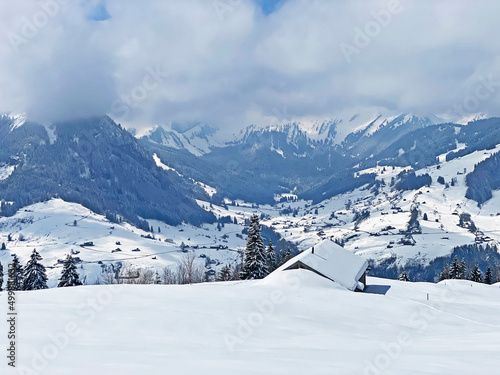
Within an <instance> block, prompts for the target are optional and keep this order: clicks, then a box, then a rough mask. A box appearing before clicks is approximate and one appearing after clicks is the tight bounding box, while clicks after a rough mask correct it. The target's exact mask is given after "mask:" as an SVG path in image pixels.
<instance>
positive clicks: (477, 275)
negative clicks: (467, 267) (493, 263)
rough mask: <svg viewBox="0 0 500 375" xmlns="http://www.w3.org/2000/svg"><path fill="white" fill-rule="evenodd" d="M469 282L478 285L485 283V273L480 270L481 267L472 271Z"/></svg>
mask: <svg viewBox="0 0 500 375" xmlns="http://www.w3.org/2000/svg"><path fill="white" fill-rule="evenodd" d="M469 280H470V281H475V282H476V283H482V282H483V273H482V272H481V270H480V269H479V266H478V265H477V264H476V265H475V266H474V268H473V269H472V271H471V273H470V275H469Z"/></svg>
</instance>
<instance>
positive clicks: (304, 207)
mask: <svg viewBox="0 0 500 375" xmlns="http://www.w3.org/2000/svg"><path fill="white" fill-rule="evenodd" d="M497 151H500V146H498V147H497V148H496V149H493V150H488V151H477V152H474V153H472V154H469V155H467V156H464V157H461V158H457V159H454V160H452V161H449V162H445V163H441V164H440V165H439V166H437V165H436V166H432V167H429V168H425V169H422V170H419V171H416V173H417V175H421V174H424V173H428V174H429V175H430V176H431V177H432V181H433V182H432V185H431V186H430V187H429V188H427V187H423V188H421V189H419V190H413V191H405V192H401V191H397V190H394V189H393V188H392V187H391V186H390V184H391V179H392V178H394V177H396V176H397V175H398V174H399V173H400V172H401V171H402V170H404V169H411V168H399V167H390V166H389V167H387V166H386V167H377V168H372V169H370V170H364V171H360V172H358V173H359V174H362V173H377V175H378V177H377V179H378V180H379V181H382V180H383V181H384V182H385V186H382V187H381V188H380V191H379V194H377V195H375V193H373V192H371V191H370V190H367V189H365V188H360V189H356V190H354V191H352V192H349V193H346V194H342V195H338V196H335V197H333V198H331V199H327V200H325V201H323V202H321V203H319V204H317V205H311V204H310V203H308V202H304V201H296V202H290V203H284V204H282V205H278V207H283V208H284V207H291V208H292V209H296V210H298V211H297V212H298V214H297V215H296V217H293V215H291V214H290V215H285V216H282V215H279V214H278V215H276V213H274V214H273V212H272V211H271V210H269V209H267V210H266V209H263V210H262V212H265V213H267V214H270V215H271V217H270V218H269V219H268V220H265V221H264V223H265V224H266V225H271V226H272V227H273V228H274V229H275V230H276V231H277V232H279V233H280V234H282V235H283V236H284V237H285V238H286V239H287V240H289V241H292V242H296V243H299V248H300V249H302V250H304V249H306V248H308V247H310V246H312V245H314V243H315V242H316V241H317V240H318V238H332V239H343V240H345V241H346V248H347V249H349V250H351V251H353V252H355V253H356V254H359V255H361V256H363V257H366V258H368V259H375V260H383V259H386V258H388V257H390V256H394V255H395V256H396V257H397V259H398V261H397V264H398V265H399V266H404V265H405V264H406V263H407V262H408V261H409V260H416V261H418V262H421V263H422V264H424V265H425V264H428V262H429V261H430V260H432V259H434V258H436V257H438V256H443V255H447V254H449V253H450V252H451V250H452V248H453V247H455V246H459V245H464V244H471V243H474V241H475V236H474V235H473V234H472V233H471V232H469V231H468V230H467V229H465V228H461V227H459V226H458V222H459V217H458V214H460V213H463V212H465V213H470V214H471V215H472V218H473V220H474V222H475V223H476V225H477V226H478V228H479V229H480V230H481V231H483V233H484V234H485V235H487V236H488V237H489V240H488V241H489V242H490V243H491V244H498V243H499V242H500V216H498V215H497V214H498V213H500V193H498V192H495V193H494V197H493V199H491V200H490V201H488V202H487V203H486V204H485V205H484V206H483V207H482V208H479V207H478V206H477V203H476V202H474V201H471V200H469V199H466V198H465V192H466V190H467V186H466V184H465V178H466V173H464V171H465V172H467V171H468V172H471V171H472V170H473V169H474V165H475V164H477V163H478V162H480V161H482V160H484V159H486V158H487V157H489V156H490V155H491V154H492V153H494V152H497ZM439 176H442V177H443V178H444V179H445V181H446V182H447V183H450V182H451V180H452V178H455V179H456V184H455V186H449V187H446V186H445V185H441V184H439V183H438V182H437V179H438V177H439ZM347 202H351V204H350V205H349V209H346V203H347ZM412 205H417V206H418V209H419V211H420V216H419V221H420V225H421V226H422V234H415V235H414V236H413V237H414V239H415V240H416V242H417V243H416V245H415V246H403V245H400V244H398V243H397V241H398V240H399V239H400V238H401V237H402V235H401V234H399V230H404V229H405V228H406V225H407V223H408V221H409V218H410V208H411V207H412ZM316 210H317V213H316ZM363 210H368V211H369V212H370V217H369V218H368V219H366V220H365V221H362V222H361V223H360V224H359V227H358V228H355V223H353V217H354V211H358V212H361V211H363ZM332 214H333V215H332ZM424 214H427V216H428V219H429V220H428V221H424V220H423V219H422V218H423V215H424ZM388 227H391V229H385V228H388Z"/></svg>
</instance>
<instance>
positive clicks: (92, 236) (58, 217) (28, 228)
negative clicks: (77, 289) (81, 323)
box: [0, 199, 245, 287]
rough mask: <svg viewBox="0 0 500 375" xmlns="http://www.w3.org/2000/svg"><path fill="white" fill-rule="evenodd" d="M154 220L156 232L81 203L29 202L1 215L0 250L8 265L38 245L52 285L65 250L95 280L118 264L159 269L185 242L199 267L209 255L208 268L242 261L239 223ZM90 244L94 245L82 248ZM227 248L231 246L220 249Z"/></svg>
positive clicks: (172, 259) (174, 260)
mask: <svg viewBox="0 0 500 375" xmlns="http://www.w3.org/2000/svg"><path fill="white" fill-rule="evenodd" d="M75 221H76V225H75ZM150 224H151V225H152V226H153V227H154V230H155V233H153V234H152V233H149V232H145V231H143V230H140V229H138V228H135V227H133V226H131V225H129V224H126V223H122V224H115V223H111V222H109V221H108V220H106V218H105V217H103V216H101V215H97V214H95V213H93V212H91V211H90V210H88V209H86V208H84V207H82V206H81V205H78V204H74V203H67V202H64V201H62V200H60V199H53V200H50V201H48V202H44V203H38V204H35V205H31V206H28V207H26V208H25V209H23V210H20V211H19V212H18V213H17V214H16V215H14V216H13V217H3V218H0V244H1V243H5V245H6V247H7V250H6V251H1V250H0V262H1V263H2V264H3V265H4V266H5V267H6V266H7V263H8V262H10V259H11V255H12V254H16V255H17V256H18V257H19V258H20V260H21V262H22V263H23V264H24V263H26V261H27V259H28V258H29V256H30V254H31V252H32V251H33V249H34V248H36V249H37V251H38V252H39V253H40V255H41V256H42V258H43V261H42V263H43V264H44V265H45V266H46V267H47V274H48V277H49V287H54V286H55V285H56V284H57V279H58V278H59V276H60V272H61V269H62V263H60V262H59V261H62V260H63V259H64V258H65V257H66V255H67V254H73V257H78V258H80V259H81V260H82V262H81V263H79V265H78V272H79V273H80V275H81V276H82V277H86V282H87V283H89V284H93V283H95V282H96V280H97V278H98V277H100V278H101V281H102V271H103V267H104V266H106V265H111V264H115V265H116V264H117V263H118V262H121V263H122V264H123V266H124V267H125V266H126V265H129V266H131V267H132V268H146V269H147V268H149V269H152V270H157V271H159V272H160V273H161V270H162V269H163V268H164V267H172V266H175V265H176V263H177V262H178V261H179V259H180V258H181V257H182V256H183V252H182V251H181V245H182V244H183V243H184V245H186V246H189V247H188V248H186V249H187V250H189V251H194V252H195V254H196V256H197V263H198V264H199V265H200V266H205V263H206V259H207V258H206V257H210V259H211V260H213V261H214V263H212V264H210V265H208V267H207V268H206V270H209V269H213V270H214V271H216V270H218V269H220V268H221V267H222V266H223V265H224V264H226V263H227V264H234V263H235V262H239V261H240V256H239V253H238V250H239V249H241V248H243V247H244V246H245V239H243V237H241V238H240V237H237V236H236V234H239V235H240V236H241V230H242V226H240V225H235V224H226V225H224V228H222V229H221V231H218V230H217V228H216V225H209V224H206V225H204V226H202V227H201V228H198V227H194V226H191V225H187V224H186V225H181V226H178V227H172V226H169V225H166V224H165V223H162V222H158V221H153V220H152V221H150ZM158 228H159V229H160V231H159V232H158ZM9 235H10V238H11V241H8V239H9ZM145 236H154V239H153V238H148V237H145ZM87 242H92V243H93V245H92V246H82V245H84V244H85V243H87ZM226 246H227V249H226V248H221V247H226ZM117 249H119V250H120V251H117ZM200 255H201V256H202V257H200Z"/></svg>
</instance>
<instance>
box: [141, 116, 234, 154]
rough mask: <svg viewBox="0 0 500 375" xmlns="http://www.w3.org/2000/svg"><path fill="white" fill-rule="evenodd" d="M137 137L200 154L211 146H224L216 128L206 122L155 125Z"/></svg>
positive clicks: (207, 150)
mask: <svg viewBox="0 0 500 375" xmlns="http://www.w3.org/2000/svg"><path fill="white" fill-rule="evenodd" d="M136 137H137V138H144V139H148V140H150V141H152V142H154V143H156V144H160V145H162V146H165V147H171V148H175V149H185V150H187V151H189V152H191V153H192V154H194V155H197V156H200V155H203V154H206V153H208V152H210V150H211V149H212V148H213V147H222V146H224V144H225V142H224V140H222V139H220V138H219V134H218V131H217V129H216V128H214V127H211V126H209V125H206V124H169V125H161V126H160V125H156V126H154V127H153V128H152V129H149V130H147V131H143V132H140V133H138V134H136Z"/></svg>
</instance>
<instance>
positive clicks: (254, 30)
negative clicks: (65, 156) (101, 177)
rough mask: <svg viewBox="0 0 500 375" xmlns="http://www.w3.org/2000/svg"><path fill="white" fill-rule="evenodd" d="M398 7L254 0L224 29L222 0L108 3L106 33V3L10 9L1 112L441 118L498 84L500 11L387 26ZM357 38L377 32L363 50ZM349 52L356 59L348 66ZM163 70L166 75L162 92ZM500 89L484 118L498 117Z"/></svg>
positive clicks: (144, 117)
mask: <svg viewBox="0 0 500 375" xmlns="http://www.w3.org/2000/svg"><path fill="white" fill-rule="evenodd" d="M395 1H397V0H366V1H359V0H351V1H331V0H288V1H286V2H285V3H284V4H283V5H282V6H280V7H279V8H278V10H277V11H276V12H275V13H273V14H271V15H269V16H264V15H263V14H262V12H261V11H260V8H258V7H257V6H256V5H255V3H254V2H252V1H251V0H241V1H234V0H232V1H229V0H220V1H219V4H220V3H221V2H222V4H226V5H227V6H228V7H226V8H223V9H224V12H225V13H224V14H223V16H222V17H220V9H219V14H218V13H217V10H216V8H215V7H214V3H215V2H213V1H212V0H185V1H174V0H165V1H153V0H149V1H141V2H137V1H133V0H107V1H106V5H107V9H108V12H109V14H110V15H111V18H110V19H108V20H105V21H101V22H96V21H92V20H89V19H88V17H87V16H88V14H89V12H90V11H89V7H92V6H97V5H98V4H99V2H98V1H97V0H93V1H78V0H73V1H71V0H64V5H63V4H62V3H63V0H41V1H40V2H38V1H31V0H18V1H15V2H14V1H12V2H10V1H3V2H1V3H0V36H1V37H2V39H1V40H2V42H1V43H0V72H1V73H2V74H1V75H0V111H17V112H24V111H26V112H28V114H29V116H30V117H31V118H33V119H37V120H41V121H52V120H56V119H61V118H66V117H72V116H81V115H85V114H96V113H108V114H110V115H112V116H113V115H114V116H115V117H118V118H117V119H118V120H120V121H123V122H126V123H129V124H134V125H136V126H141V125H144V124H151V123H158V122H165V123H168V122H171V121H204V122H209V123H212V124H215V125H219V126H222V127H225V128H227V129H233V128H234V129H237V128H240V127H242V126H245V125H247V124H248V123H249V122H263V121H264V122H265V121H271V119H274V118H276V117H280V115H279V114H278V115H276V113H277V112H284V110H283V109H284V108H285V109H286V111H285V112H286V116H290V117H294V116H311V117H314V116H325V117H327V116H329V115H331V114H333V113H335V112H338V111H340V110H342V109H345V108H349V107H360V106H385V107H387V108H388V109H390V110H395V111H418V112H419V113H425V112H432V113H436V114H440V113H444V112H447V111H449V110H450V108H452V106H453V105H455V104H457V103H458V104H460V103H463V102H464V100H466V99H467V98H468V97H469V96H471V95H474V92H475V90H476V89H477V86H478V84H479V82H480V78H481V77H490V76H491V77H492V78H491V79H492V80H493V82H494V83H496V82H500V68H499V65H498V61H499V58H500V45H499V44H498V43H495V37H496V35H497V34H498V33H499V31H500V23H498V22H497V20H496V15H497V14H498V11H500V3H498V2H495V1H494V0H484V1H481V4H480V5H479V4H476V3H472V2H470V1H468V0H441V1H435V0H420V1H411V0H402V1H401V3H400V5H399V7H400V8H398V9H399V11H398V12H395V13H390V17H389V18H384V15H385V16H387V14H388V13H387V12H388V9H390V7H391V6H394V4H395V3H394V2H395ZM54 3H56V6H54V5H53V4H54ZM46 4H52V5H53V7H52V8H46V7H45V8H44V5H46ZM396 5H397V4H396ZM44 9H46V10H44ZM47 9H48V10H47ZM40 12H45V13H46V15H47V16H46V18H47V20H45V19H44V17H43V15H41V14H42V13H40ZM376 14H378V15H379V16H376ZM377 17H382V18H377ZM27 21H28V22H29V23H31V24H34V25H35V27H34V28H31V30H30V26H29V25H28V24H27ZM45 21H46V22H45ZM374 22H378V24H379V27H378V29H377V25H376V24H374ZM37 24H38V26H37ZM27 25H28V26H27ZM370 27H371V29H370ZM356 28H357V29H356ZM358 29H359V30H362V31H363V32H371V33H372V34H373V35H372V36H371V37H368V41H366V40H365V41H364V42H367V43H365V44H366V45H363V46H362V48H359V46H356V44H355V42H356V40H355V38H356V37H357V36H358V37H359V35H358V31H356V30H358ZM30 31H31V33H30ZM26 33H28V35H25V34H26ZM14 34H15V35H17V36H19V37H21V38H24V39H15V38H14V39H13V35H14ZM13 40H14V41H13ZM20 41H21V42H20ZM342 43H347V44H349V45H352V46H354V47H355V48H357V50H358V51H357V52H359V53H355V54H352V55H351V56H350V60H351V61H350V62H348V60H347V59H346V57H345V55H344V53H343V52H342V49H341V44H342ZM16 50H18V51H17V52H16ZM157 67H159V69H160V70H161V72H165V73H166V74H168V75H166V74H165V76H162V77H161V80H157V81H154V82H156V83H157V84H153V81H150V79H149V78H147V76H148V74H150V73H149V71H150V69H156V68H157ZM145 80H146V81H145ZM148 82H150V83H151V84H149V85H148V84H147V83H148ZM144 83H146V88H145V86H144ZM499 89H500V87H498V86H496V84H495V85H494V91H493V92H492V93H491V95H490V96H488V98H487V99H482V100H481V101H480V102H479V104H478V105H477V107H478V108H477V110H478V111H483V112H487V113H489V114H490V115H499V114H500V113H498V110H497V106H496V102H497V99H498V97H499V96H498V92H497V91H498V90H499ZM117 101H118V104H120V103H121V105H122V106H123V105H125V106H127V108H128V111H126V113H125V111H122V112H119V113H118V112H117V111H116V110H113V108H116V105H117ZM281 115H283V114H281Z"/></svg>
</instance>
